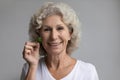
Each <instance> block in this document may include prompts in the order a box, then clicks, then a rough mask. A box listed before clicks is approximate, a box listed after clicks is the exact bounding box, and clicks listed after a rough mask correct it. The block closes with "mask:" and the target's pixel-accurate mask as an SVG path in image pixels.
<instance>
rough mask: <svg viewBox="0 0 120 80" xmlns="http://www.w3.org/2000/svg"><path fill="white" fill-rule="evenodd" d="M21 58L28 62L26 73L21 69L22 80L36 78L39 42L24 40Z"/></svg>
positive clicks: (33, 79)
mask: <svg viewBox="0 0 120 80" xmlns="http://www.w3.org/2000/svg"><path fill="white" fill-rule="evenodd" d="M23 58H24V59H25V60H26V62H27V63H28V64H29V66H28V68H27V69H28V70H27V73H25V70H23V73H22V75H23V78H24V79H22V78H21V79H22V80H36V72H37V67H38V63H39V43H33V42H26V43H25V46H24V50H23Z"/></svg>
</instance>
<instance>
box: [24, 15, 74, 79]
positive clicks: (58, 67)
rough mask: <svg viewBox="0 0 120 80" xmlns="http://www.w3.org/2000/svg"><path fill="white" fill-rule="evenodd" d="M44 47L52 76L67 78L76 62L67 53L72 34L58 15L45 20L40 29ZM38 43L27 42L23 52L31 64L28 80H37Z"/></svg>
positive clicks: (46, 61)
mask: <svg viewBox="0 0 120 80" xmlns="http://www.w3.org/2000/svg"><path fill="white" fill-rule="evenodd" d="M39 33H40V36H41V38H42V45H43V47H44V49H45V50H46V52H47V57H45V63H46V65H47V68H48V70H49V72H50V73H51V75H52V76H53V77H54V78H55V79H57V80H59V79H61V78H63V77H65V76H67V75H68V74H69V73H70V72H71V71H72V69H73V67H74V66H75V63H76V60H75V59H73V58H71V57H70V56H69V55H67V53H66V47H67V44H68V41H69V40H70V39H71V33H70V32H69V30H68V28H67V26H66V25H65V24H64V23H63V21H62V18H61V17H60V16H58V15H52V16H49V17H47V18H46V19H44V20H43V26H42V28H41V29H40V32H39ZM39 47H40V45H39V44H38V43H33V42H27V43H26V44H25V48H24V51H23V55H24V59H25V60H26V61H27V62H28V63H29V64H30V67H29V71H28V74H27V76H26V80H35V75H36V73H35V72H36V70H37V66H38V62H39V58H38V55H39Z"/></svg>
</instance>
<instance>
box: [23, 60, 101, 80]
mask: <svg viewBox="0 0 120 80" xmlns="http://www.w3.org/2000/svg"><path fill="white" fill-rule="evenodd" d="M28 68H29V66H28V64H27V63H26V64H24V66H23V70H22V74H21V80H24V78H25V76H26V74H27V71H28ZM36 74H37V75H36V80H55V78H54V77H53V76H52V75H51V74H50V72H49V70H48V68H47V66H46V64H45V61H44V59H41V60H40V62H39V66H38V70H37V73H36ZM60 80H99V79H98V75H97V72H96V69H95V67H94V65H92V64H90V63H85V62H83V61H81V60H77V62H76V64H75V66H74V68H73V69H72V71H71V72H70V73H69V74H68V75H67V76H65V77H64V78H62V79H60Z"/></svg>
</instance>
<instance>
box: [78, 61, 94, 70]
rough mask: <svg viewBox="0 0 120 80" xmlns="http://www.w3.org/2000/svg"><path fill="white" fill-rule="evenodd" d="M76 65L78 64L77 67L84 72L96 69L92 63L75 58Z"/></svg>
mask: <svg viewBox="0 0 120 80" xmlns="http://www.w3.org/2000/svg"><path fill="white" fill-rule="evenodd" d="M77 65H78V68H80V70H82V71H84V72H93V71H95V70H96V69H95V66H94V65H93V64H91V63H88V62H84V61H82V60H77Z"/></svg>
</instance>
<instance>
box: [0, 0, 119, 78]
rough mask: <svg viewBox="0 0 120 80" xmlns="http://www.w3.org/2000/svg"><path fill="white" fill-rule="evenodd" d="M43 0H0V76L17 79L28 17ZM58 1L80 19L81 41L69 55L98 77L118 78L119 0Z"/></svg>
mask: <svg viewBox="0 0 120 80" xmlns="http://www.w3.org/2000/svg"><path fill="white" fill-rule="evenodd" d="M45 1H46V0H0V80H19V78H20V73H21V69H22V66H23V63H24V62H25V61H24V60H23V59H22V50H23V46H24V43H25V41H27V40H28V32H27V31H28V23H29V19H30V17H31V15H32V14H33V13H34V12H35V11H37V10H38V9H39V7H40V6H41V4H43V2H45ZM48 1H57V0H48ZM60 1H62V2H66V3H67V4H69V5H70V6H71V7H73V8H74V9H75V11H76V12H77V14H78V16H79V18H80V21H81V22H82V38H81V45H80V48H79V49H78V50H77V51H76V52H75V53H74V54H73V55H72V56H73V57H75V58H77V59H81V60H83V61H85V62H90V63H92V64H94V65H95V66H96V69H97V71H98V75H99V78H100V80H119V79H120V58H119V57H120V42H119V41H120V0H60Z"/></svg>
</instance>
